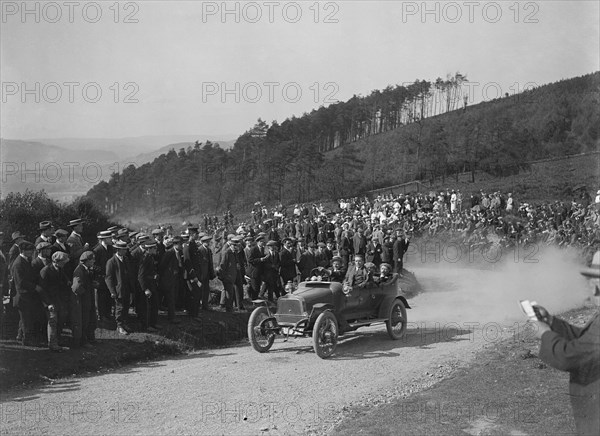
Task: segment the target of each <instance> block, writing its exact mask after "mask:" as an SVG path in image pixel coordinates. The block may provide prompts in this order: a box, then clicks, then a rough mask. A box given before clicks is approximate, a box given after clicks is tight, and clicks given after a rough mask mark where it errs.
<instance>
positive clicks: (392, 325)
mask: <svg viewBox="0 0 600 436" xmlns="http://www.w3.org/2000/svg"><path fill="white" fill-rule="evenodd" d="M387 318H388V319H387V321H386V322H385V326H386V328H387V332H388V334H389V335H390V337H391V338H392V339H400V338H401V337H402V336H404V334H405V333H406V307H404V303H403V302H402V301H401V300H394V302H393V303H392V304H391V306H390V311H389V313H388V317H387Z"/></svg>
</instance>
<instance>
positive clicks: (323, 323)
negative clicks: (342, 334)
mask: <svg viewBox="0 0 600 436" xmlns="http://www.w3.org/2000/svg"><path fill="white" fill-rule="evenodd" d="M337 341H338V323H337V319H336V317H335V315H334V314H333V313H332V312H330V311H326V312H323V313H322V314H320V315H319V317H318V318H317V321H316V322H315V326H314V328H313V345H314V348H315V353H317V356H319V357H320V358H321V359H326V358H328V357H329V356H331V355H332V354H333V352H334V351H335V347H336V346H337Z"/></svg>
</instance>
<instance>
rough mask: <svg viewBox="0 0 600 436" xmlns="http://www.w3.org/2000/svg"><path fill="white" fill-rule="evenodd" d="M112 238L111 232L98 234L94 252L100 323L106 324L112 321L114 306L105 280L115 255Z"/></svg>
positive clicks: (96, 300)
mask: <svg viewBox="0 0 600 436" xmlns="http://www.w3.org/2000/svg"><path fill="white" fill-rule="evenodd" d="M112 236H113V233H112V231H110V230H104V231H102V232H98V235H97V237H98V244H97V245H96V246H95V247H94V249H93V250H92V251H93V253H94V258H95V263H94V265H95V266H96V267H97V269H96V271H97V273H96V276H95V279H96V280H97V281H98V288H97V289H96V291H95V303H96V307H97V309H98V321H106V322H110V321H112V316H111V314H112V308H113V304H114V301H113V299H112V298H110V291H109V290H108V286H107V285H106V281H105V280H104V278H105V277H106V264H107V262H108V260H109V259H110V258H111V257H112V256H113V254H114V252H113V248H112V244H113V242H112Z"/></svg>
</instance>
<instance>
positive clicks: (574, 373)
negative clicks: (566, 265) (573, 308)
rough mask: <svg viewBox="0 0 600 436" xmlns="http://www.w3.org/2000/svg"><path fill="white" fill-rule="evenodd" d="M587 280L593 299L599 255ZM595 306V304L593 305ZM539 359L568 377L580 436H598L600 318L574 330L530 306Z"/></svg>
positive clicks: (599, 291) (599, 287)
mask: <svg viewBox="0 0 600 436" xmlns="http://www.w3.org/2000/svg"><path fill="white" fill-rule="evenodd" d="M581 273H582V274H583V275H585V276H586V277H588V278H589V279H590V285H592V286H593V288H594V294H593V295H594V297H596V298H597V297H598V296H599V295H600V251H598V252H596V254H594V258H593V260H592V265H591V267H590V268H587V269H585V270H583V271H582V272H581ZM596 303H597V301H596ZM533 309H534V311H535V314H536V317H537V319H538V320H537V321H533V322H535V323H536V324H537V327H538V328H537V334H536V335H537V337H539V338H540V339H541V344H540V352H539V357H540V359H542V360H543V361H544V362H546V363H547V364H548V365H550V366H552V367H553V368H556V369H560V370H562V371H568V372H569V373H570V376H571V377H570V381H569V395H570V397H571V407H572V409H573V417H574V418H575V426H576V429H577V434H579V435H598V434H600V419H599V416H600V317H599V313H598V312H597V311H596V314H595V315H594V316H593V317H592V319H591V320H590V321H589V322H588V323H587V324H586V325H585V326H584V327H575V326H573V325H571V324H569V323H567V322H566V321H563V320H561V319H558V318H556V317H554V316H552V315H550V314H549V313H548V311H547V310H546V309H544V308H543V307H541V306H533Z"/></svg>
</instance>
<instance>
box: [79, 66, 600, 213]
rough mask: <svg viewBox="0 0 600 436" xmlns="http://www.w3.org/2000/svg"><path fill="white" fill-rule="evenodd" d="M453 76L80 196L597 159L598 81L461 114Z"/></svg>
mask: <svg viewBox="0 0 600 436" xmlns="http://www.w3.org/2000/svg"><path fill="white" fill-rule="evenodd" d="M465 80H466V78H465V77H464V76H462V75H460V74H459V73H457V74H456V75H455V76H452V77H450V76H448V78H447V80H445V81H444V80H442V79H438V80H437V81H436V82H427V81H415V83H414V84H413V85H410V86H408V87H404V86H396V87H388V88H386V89H384V90H382V91H373V92H372V93H371V94H370V95H369V96H366V97H359V96H354V97H353V98H352V99H350V100H348V101H346V102H339V103H336V104H332V105H330V106H328V107H320V108H319V109H318V110H313V111H312V112H311V113H310V114H304V115H303V116H301V117H298V118H296V117H293V118H291V119H286V120H285V121H284V122H282V123H281V124H278V123H277V122H275V121H274V122H273V123H272V124H271V125H269V124H267V123H265V122H264V121H262V120H260V119H259V120H258V122H257V124H256V125H255V126H254V127H252V128H251V129H250V130H248V131H247V132H246V133H244V134H243V135H241V136H240V137H239V138H238V139H237V141H236V142H235V145H234V147H233V148H232V149H230V150H227V151H226V150H223V149H221V148H220V147H219V146H218V145H216V144H212V143H211V142H209V141H207V142H206V143H204V144H203V143H199V142H197V143H196V144H195V146H194V147H188V148H187V149H180V150H177V151H176V150H171V151H169V153H167V154H163V155H161V156H160V157H158V158H156V159H155V160H154V161H153V162H152V163H148V164H145V165H143V166H141V167H139V168H134V167H133V166H130V167H128V168H126V169H125V170H124V171H123V172H122V173H121V174H113V175H112V177H111V179H110V180H109V182H101V183H99V184H98V185H96V186H94V187H93V188H92V189H91V190H90V191H89V192H88V194H87V195H88V196H89V197H90V198H91V199H92V200H93V201H94V202H96V203H97V204H98V205H99V206H101V207H105V208H106V209H107V210H108V211H109V212H111V213H115V214H116V215H118V216H123V217H125V216H134V215H135V216H139V215H142V216H145V217H146V218H151V216H150V215H152V214H158V215H161V216H181V215H185V216H189V215H196V214H201V213H210V214H214V213H217V212H219V211H223V210H224V209H225V208H227V207H229V206H232V205H233V206H234V207H235V208H236V209H237V208H243V207H245V205H249V204H251V203H253V202H255V201H257V200H261V201H265V202H267V203H275V202H282V203H284V204H286V203H293V202H304V201H310V200H312V199H319V198H339V197H343V196H348V195H355V194H358V193H360V192H363V191H365V190H370V189H374V188H380V187H384V186H388V185H392V184H398V183H403V182H407V181H412V180H429V179H433V178H436V177H440V176H441V177H445V176H450V175H452V174H454V173H456V172H464V171H472V172H473V173H474V172H475V171H479V172H481V171H484V172H487V173H489V174H491V175H494V176H499V177H501V176H505V175H509V174H512V173H515V172H517V171H518V170H519V169H520V168H521V167H522V166H523V165H524V162H526V161H528V160H533V159H538V158H547V157H554V156H556V157H558V156H564V155H567V154H575V153H581V152H586V151H595V150H598V148H599V147H598V145H599V143H600V142H599V137H600V105H599V102H600V97H599V92H600V91H599V90H600V72H596V73H593V74H589V75H586V76H582V77H577V78H573V79H568V80H563V81H560V82H557V83H553V84H548V85H544V86H541V87H538V88H535V89H533V90H530V91H527V92H524V93H521V94H516V95H512V96H506V97H503V98H500V99H496V100H493V101H489V102H485V103H481V104H477V105H473V106H467V105H466V99H464V97H465V96H464V94H463V92H464V89H463V86H462V85H463V84H464V81H465Z"/></svg>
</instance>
